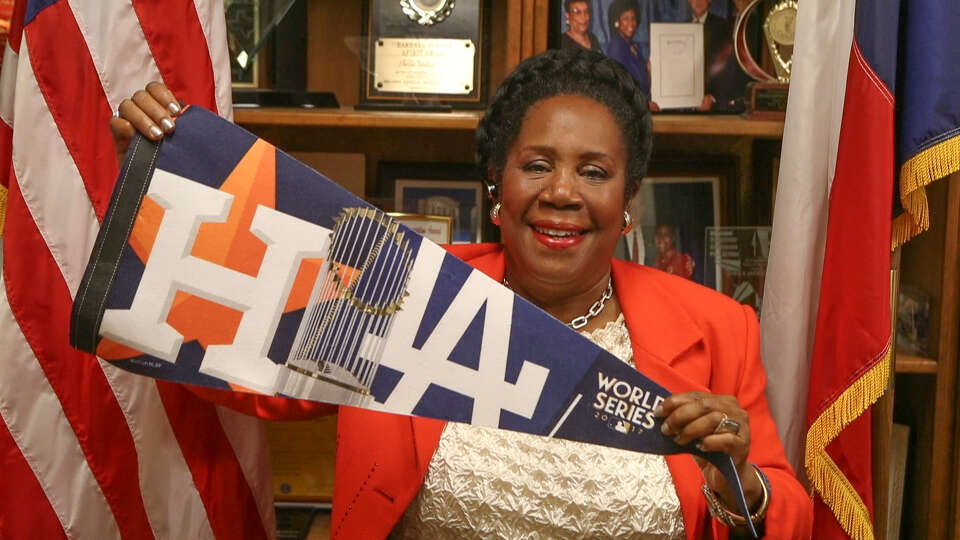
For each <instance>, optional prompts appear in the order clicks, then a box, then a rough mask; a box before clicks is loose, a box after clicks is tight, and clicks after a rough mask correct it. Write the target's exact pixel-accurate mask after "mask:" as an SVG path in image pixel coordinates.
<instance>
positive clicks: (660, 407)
mask: <svg viewBox="0 0 960 540" xmlns="http://www.w3.org/2000/svg"><path fill="white" fill-rule="evenodd" d="M653 415H654V416H663V405H657V408H656V409H654V410H653Z"/></svg>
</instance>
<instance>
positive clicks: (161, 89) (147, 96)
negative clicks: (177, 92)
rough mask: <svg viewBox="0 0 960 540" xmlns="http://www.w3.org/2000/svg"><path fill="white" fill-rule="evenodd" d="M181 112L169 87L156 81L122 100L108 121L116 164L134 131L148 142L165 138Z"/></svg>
mask: <svg viewBox="0 0 960 540" xmlns="http://www.w3.org/2000/svg"><path fill="white" fill-rule="evenodd" d="M180 111H181V107H180V103H179V102H178V101H177V98H176V97H174V95H173V93H172V92H171V91H170V89H169V88H167V87H166V86H164V85H163V84H161V83H158V82H152V83H150V84H148V85H147V87H146V88H144V89H143V90H137V92H136V93H135V94H133V96H132V97H131V98H130V99H125V100H123V102H121V103H120V109H119V110H118V111H117V116H114V117H113V118H111V119H110V132H111V134H112V135H113V145H114V146H115V147H116V149H117V163H118V164H122V163H123V156H124V155H126V153H127V147H129V146H130V141H131V140H133V135H134V134H135V133H136V132H140V134H142V135H143V136H144V137H146V138H148V139H150V140H151V141H159V140H160V139H162V138H163V136H164V135H166V134H169V133H173V130H174V129H175V128H176V123H175V119H176V117H177V116H178V115H179V114H180Z"/></svg>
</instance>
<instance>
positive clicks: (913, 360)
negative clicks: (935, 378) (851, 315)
mask: <svg viewBox="0 0 960 540" xmlns="http://www.w3.org/2000/svg"><path fill="white" fill-rule="evenodd" d="M896 371H897V373H929V374H934V375H935V374H936V373H937V361H936V360H934V359H932V358H924V357H922V356H913V355H909V354H900V353H897V360H896Z"/></svg>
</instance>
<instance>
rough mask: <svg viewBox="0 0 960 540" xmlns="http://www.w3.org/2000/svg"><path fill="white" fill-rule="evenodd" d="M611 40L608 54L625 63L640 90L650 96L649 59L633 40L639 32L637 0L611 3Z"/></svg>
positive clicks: (624, 65) (619, 0) (618, 0)
mask: <svg viewBox="0 0 960 540" xmlns="http://www.w3.org/2000/svg"><path fill="white" fill-rule="evenodd" d="M609 15H610V16H609V19H608V20H610V21H611V22H610V24H611V25H612V26H613V28H612V30H611V32H610V42H609V43H607V56H609V57H610V58H613V59H614V60H616V61H617V62H620V63H621V64H623V67H624V68H626V70H627V73H629V74H630V75H631V76H632V77H633V79H634V80H635V81H637V86H638V87H639V88H640V91H642V92H643V93H644V95H646V96H647V97H649V96H650V72H649V71H648V70H647V59H646V58H644V57H643V55H642V54H640V47H639V46H637V44H636V43H634V42H633V35H634V34H635V33H636V32H637V3H636V0H614V1H613V3H612V4H610V11H609Z"/></svg>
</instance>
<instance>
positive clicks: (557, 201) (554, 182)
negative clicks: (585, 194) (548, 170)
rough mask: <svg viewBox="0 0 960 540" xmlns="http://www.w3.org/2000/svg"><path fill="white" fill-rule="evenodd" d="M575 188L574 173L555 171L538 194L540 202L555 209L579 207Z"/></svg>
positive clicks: (577, 191) (561, 170)
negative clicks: (555, 207)
mask: <svg viewBox="0 0 960 540" xmlns="http://www.w3.org/2000/svg"><path fill="white" fill-rule="evenodd" d="M577 186H578V179H577V173H576V171H574V170H572V169H565V168H560V169H557V170H556V172H555V173H554V174H553V175H551V177H550V179H549V181H548V182H547V184H546V185H545V186H544V187H543V190H542V191H541V192H540V200H542V201H544V202H547V203H550V204H552V205H554V206H557V207H566V206H579V205H580V204H581V200H580V191H579V189H577Z"/></svg>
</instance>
